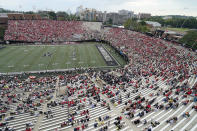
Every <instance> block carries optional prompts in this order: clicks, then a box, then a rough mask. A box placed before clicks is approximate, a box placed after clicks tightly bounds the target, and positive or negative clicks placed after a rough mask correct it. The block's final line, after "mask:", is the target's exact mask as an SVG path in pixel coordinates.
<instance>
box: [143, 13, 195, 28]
mask: <svg viewBox="0 0 197 131" xmlns="http://www.w3.org/2000/svg"><path fill="white" fill-rule="evenodd" d="M143 20H145V21H156V22H159V23H160V24H161V25H162V26H171V27H174V28H190V29H197V19H196V18H194V17H183V18H179V17H178V18H176V17H172V19H163V17H162V16H153V17H151V18H147V19H143Z"/></svg>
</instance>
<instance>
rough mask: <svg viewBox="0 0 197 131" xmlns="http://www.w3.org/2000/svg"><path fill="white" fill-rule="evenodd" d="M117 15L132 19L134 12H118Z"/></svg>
mask: <svg viewBox="0 0 197 131" xmlns="http://www.w3.org/2000/svg"><path fill="white" fill-rule="evenodd" d="M118 14H119V15H127V16H128V17H129V18H131V17H134V12H133V11H129V10H119V11H118Z"/></svg>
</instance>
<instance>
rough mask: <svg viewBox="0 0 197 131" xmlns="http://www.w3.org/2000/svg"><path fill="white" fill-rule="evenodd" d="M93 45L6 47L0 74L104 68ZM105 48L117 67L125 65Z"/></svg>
mask: <svg viewBox="0 0 197 131" xmlns="http://www.w3.org/2000/svg"><path fill="white" fill-rule="evenodd" d="M96 44H98V43H83V44H75V45H74V44H73V45H40V46H39V45H29V46H14V45H10V46H6V48H3V49H0V72H1V73H7V72H23V71H39V70H56V69H70V68H75V67H76V68H79V67H106V66H107V64H106V63H105V60H104V59H103V57H102V55H101V54H100V52H99V51H98V49H97V48H96V46H95V45H96ZM104 47H105V48H106V49H107V50H108V51H110V52H111V53H110V54H111V55H112V56H113V57H114V58H115V60H116V61H117V62H118V63H120V65H124V64H125V62H124V60H123V59H122V58H121V57H120V56H119V55H117V54H116V53H114V52H113V50H112V49H110V47H107V46H104Z"/></svg>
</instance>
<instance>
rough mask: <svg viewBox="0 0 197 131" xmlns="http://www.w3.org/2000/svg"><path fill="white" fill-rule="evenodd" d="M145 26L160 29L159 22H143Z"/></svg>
mask: <svg viewBox="0 0 197 131" xmlns="http://www.w3.org/2000/svg"><path fill="white" fill-rule="evenodd" d="M145 22H146V24H148V25H152V26H153V27H161V24H160V23H159V22H155V21H145Z"/></svg>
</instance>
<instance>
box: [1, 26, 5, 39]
mask: <svg viewBox="0 0 197 131" xmlns="http://www.w3.org/2000/svg"><path fill="white" fill-rule="evenodd" d="M4 35H5V28H3V27H0V40H4Z"/></svg>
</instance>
